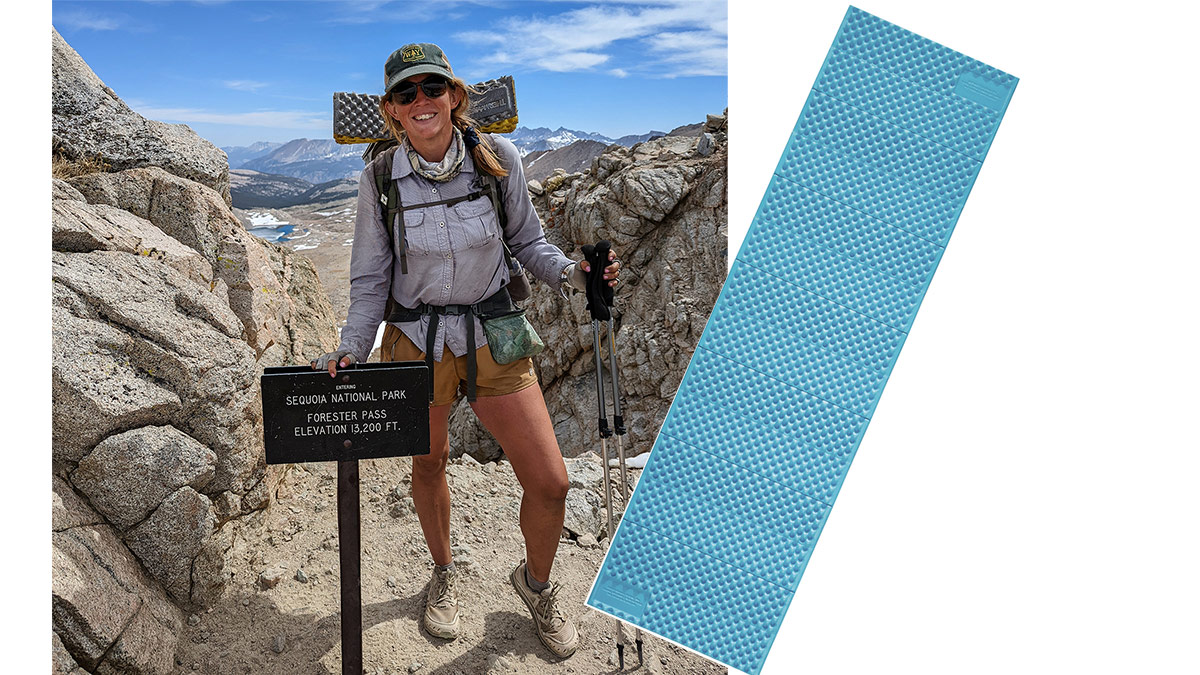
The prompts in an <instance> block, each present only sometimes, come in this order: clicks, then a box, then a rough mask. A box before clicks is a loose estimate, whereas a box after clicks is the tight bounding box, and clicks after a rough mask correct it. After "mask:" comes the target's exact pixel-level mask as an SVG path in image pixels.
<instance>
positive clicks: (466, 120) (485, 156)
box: [379, 56, 508, 178]
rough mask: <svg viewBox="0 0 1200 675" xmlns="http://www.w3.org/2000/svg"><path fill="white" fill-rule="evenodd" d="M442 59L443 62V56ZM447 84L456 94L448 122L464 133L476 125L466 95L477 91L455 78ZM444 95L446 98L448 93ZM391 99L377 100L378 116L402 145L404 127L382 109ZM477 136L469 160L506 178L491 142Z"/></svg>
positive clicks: (469, 100) (386, 97) (481, 136)
mask: <svg viewBox="0 0 1200 675" xmlns="http://www.w3.org/2000/svg"><path fill="white" fill-rule="evenodd" d="M442 58H443V60H445V56H443V57H442ZM446 67H447V68H449V67H450V64H449V63H447V64H446ZM452 72H453V71H452ZM449 83H450V86H451V87H452V88H453V89H454V91H456V92H458V105H457V106H455V107H454V109H453V110H451V111H450V122H451V123H452V124H454V126H455V128H457V129H458V130H459V131H466V130H467V128H468V127H475V126H477V123H476V122H475V120H474V118H472V117H471V114H470V109H471V98H470V96H468V93H478V90H476V89H475V88H474V87H472V86H470V85H469V84H467V83H466V82H463V81H462V80H461V79H459V78H457V77H452V78H451V79H450V80H449ZM444 95H447V96H448V95H449V92H447V93H446V94H444ZM391 99H392V94H391V92H389V93H386V94H384V95H383V96H381V97H380V98H379V114H380V116H381V117H383V124H384V126H386V127H387V130H388V131H390V132H391V133H392V136H393V137H394V138H395V139H396V140H397V141H400V142H401V143H403V142H404V136H405V132H404V127H403V126H401V125H400V123H399V122H398V121H396V119H395V118H394V117H392V116H391V115H389V114H388V111H387V109H386V108H385V107H384V104H385V103H387V102H388V101H390V100H391ZM478 136H479V145H477V146H475V149H474V150H472V151H471V159H472V160H474V162H475V166H477V167H479V168H480V169H483V170H484V171H486V172H488V173H490V174H492V175H493V176H495V177H497V178H503V177H504V176H507V175H508V170H507V169H505V168H504V165H503V164H501V163H500V157H499V156H498V155H497V154H496V151H495V149H494V148H492V142H491V140H490V139H489V138H488V136H487V134H478Z"/></svg>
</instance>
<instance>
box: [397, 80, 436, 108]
mask: <svg viewBox="0 0 1200 675" xmlns="http://www.w3.org/2000/svg"><path fill="white" fill-rule="evenodd" d="M417 87H420V88H421V91H423V92H425V97H426V98H437V97H439V96H441V95H442V94H445V93H446V90H447V89H449V88H450V83H449V82H447V81H446V79H445V78H443V77H437V76H432V77H427V78H425V79H424V80H421V81H420V82H405V83H403V84H401V85H400V86H398V87H396V88H395V89H393V90H392V92H391V94H392V96H393V97H394V98H395V100H396V102H397V103H399V104H400V105H408V104H409V103H412V102H413V101H415V100H417Z"/></svg>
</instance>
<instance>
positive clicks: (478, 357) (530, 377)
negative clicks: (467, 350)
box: [379, 323, 538, 406]
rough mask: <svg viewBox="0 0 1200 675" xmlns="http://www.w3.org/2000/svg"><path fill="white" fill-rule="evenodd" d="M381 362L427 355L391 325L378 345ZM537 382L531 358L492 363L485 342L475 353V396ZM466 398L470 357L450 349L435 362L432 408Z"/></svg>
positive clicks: (515, 389)
mask: <svg viewBox="0 0 1200 675" xmlns="http://www.w3.org/2000/svg"><path fill="white" fill-rule="evenodd" d="M379 360H380V361H424V360H425V352H423V351H421V350H420V348H418V347H417V346H416V345H415V344H413V341H412V340H410V339H408V336H407V335H405V334H404V333H403V332H402V331H401V330H400V329H399V328H396V327H395V326H393V325H392V324H390V323H389V324H388V325H387V327H386V328H384V329H383V342H382V343H381V344H380V345H379ZM537 383H538V379H537V373H535V372H534V370H533V360H532V359H530V358H529V357H525V358H523V359H517V360H516V361H513V362H512V363H509V364H506V365H503V366H502V365H500V364H499V363H496V362H495V361H494V360H492V352H491V350H490V349H488V346H487V343H486V342H485V343H484V344H483V346H482V347H480V348H479V349H477V350H475V396H477V397H479V398H483V397H484V396H503V395H504V394H512V393H515V392H518V391H521V390H522V389H527V388H529V387H532V386H533V385H535V384H537ZM466 395H467V355H466V354H463V355H462V356H455V355H454V354H453V353H452V352H451V351H450V348H449V347H446V348H445V351H444V352H442V360H441V361H434V362H433V403H430V404H429V405H431V406H441V405H450V404H451V403H454V402H455V401H457V400H458V397H460V396H466Z"/></svg>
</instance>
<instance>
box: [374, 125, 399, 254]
mask: <svg viewBox="0 0 1200 675" xmlns="http://www.w3.org/2000/svg"><path fill="white" fill-rule="evenodd" d="M398 147H400V146H399V145H393V146H391V147H390V148H388V149H387V150H384V151H383V152H382V153H380V154H379V155H378V156H376V157H375V159H373V160H371V171H372V174H373V176H374V178H375V191H376V192H377V193H378V194H379V203H380V204H381V206H382V208H383V229H384V230H385V231H386V232H387V237H388V246H389V247H391V248H394V243H393V239H392V223H393V222H395V221H397V219H396V215H397V214H398V213H400V211H401V210H402V204H401V203H400V190H399V189H398V188H397V187H396V181H394V180H392V161H393V159H394V158H395V156H396V149H397V148H398ZM397 227H398V228H399V230H400V273H401V274H408V255H407V253H408V252H407V247H406V246H405V245H404V243H405V242H404V220H403V219H401V220H399V221H398V222H397Z"/></svg>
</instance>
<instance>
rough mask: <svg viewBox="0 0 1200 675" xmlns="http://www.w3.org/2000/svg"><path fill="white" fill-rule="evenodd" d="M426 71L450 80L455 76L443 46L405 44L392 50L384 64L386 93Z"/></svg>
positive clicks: (384, 89)
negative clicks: (443, 51)
mask: <svg viewBox="0 0 1200 675" xmlns="http://www.w3.org/2000/svg"><path fill="white" fill-rule="evenodd" d="M425 73H430V74H435V75H441V76H443V77H445V78H446V79H448V80H449V79H453V78H454V73H453V72H452V71H451V70H450V62H449V61H447V60H446V55H445V54H443V53H442V48H441V47H439V46H437V45H435V44H433V43H432V42H415V43H413V44H409V45H404V46H403V47H401V48H400V49H397V50H396V51H394V52H392V55H391V56H389V57H388V59H387V63H385V64H384V65H383V91H384V93H385V94H386V93H387V92H389V91H391V90H392V87H395V86H396V85H398V84H400V83H401V82H403V81H404V80H406V79H408V78H410V77H412V76H413V75H423V74H425Z"/></svg>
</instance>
